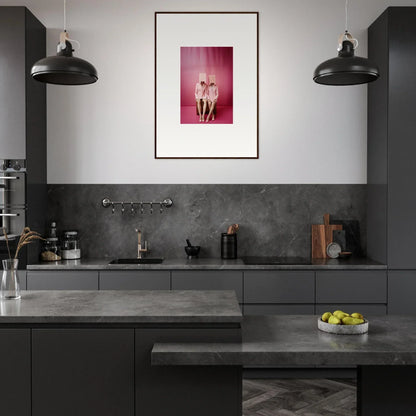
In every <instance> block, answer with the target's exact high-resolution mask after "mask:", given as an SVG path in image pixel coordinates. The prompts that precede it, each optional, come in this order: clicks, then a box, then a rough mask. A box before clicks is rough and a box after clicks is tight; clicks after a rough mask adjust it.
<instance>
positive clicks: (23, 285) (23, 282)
mask: <svg viewBox="0 0 416 416" xmlns="http://www.w3.org/2000/svg"><path fill="white" fill-rule="evenodd" d="M17 276H18V278H19V284H20V289H21V290H26V287H27V286H26V271H25V270H18V271H17Z"/></svg>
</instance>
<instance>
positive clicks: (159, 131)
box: [155, 12, 259, 159]
mask: <svg viewBox="0 0 416 416" xmlns="http://www.w3.org/2000/svg"><path fill="white" fill-rule="evenodd" d="M258 122H259V121H258V12H156V13H155V158H156V159H258V157H259V142H258Z"/></svg>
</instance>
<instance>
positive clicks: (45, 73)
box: [31, 0, 98, 85]
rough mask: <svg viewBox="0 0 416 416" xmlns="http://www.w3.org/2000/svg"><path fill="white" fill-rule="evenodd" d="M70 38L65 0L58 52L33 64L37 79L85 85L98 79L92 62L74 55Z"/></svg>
mask: <svg viewBox="0 0 416 416" xmlns="http://www.w3.org/2000/svg"><path fill="white" fill-rule="evenodd" d="M70 40H71V39H69V36H68V32H67V31H66V0H64V31H63V32H61V34H60V42H59V44H58V48H57V49H58V51H57V54H56V56H48V57H46V58H43V59H40V60H39V61H37V62H36V63H35V64H34V65H33V67H32V70H31V74H32V77H33V78H34V79H35V80H37V81H40V82H45V83H48V84H59V85H85V84H92V83H94V82H96V81H97V80H98V75H97V70H96V69H95V68H94V66H93V65H92V64H90V63H89V62H87V61H85V60H84V59H81V58H76V57H75V56H73V55H72V52H74V50H73V49H72V44H71V42H70ZM73 42H76V43H79V42H77V41H73Z"/></svg>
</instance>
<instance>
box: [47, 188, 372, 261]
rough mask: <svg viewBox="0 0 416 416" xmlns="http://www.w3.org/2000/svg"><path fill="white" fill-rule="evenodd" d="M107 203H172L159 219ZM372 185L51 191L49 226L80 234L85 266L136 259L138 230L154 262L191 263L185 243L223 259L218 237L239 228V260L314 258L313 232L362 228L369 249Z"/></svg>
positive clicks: (146, 210)
mask: <svg viewBox="0 0 416 416" xmlns="http://www.w3.org/2000/svg"><path fill="white" fill-rule="evenodd" d="M104 197H109V198H110V199H112V200H115V201H116V200H117V201H120V200H123V201H127V202H129V201H151V200H153V201H161V200H163V199H164V198H166V197H170V198H172V200H173V203H174V205H173V207H171V208H169V209H164V211H163V213H162V214H160V213H159V206H158V205H155V206H154V212H153V214H152V215H151V214H150V212H149V211H150V210H149V207H148V206H146V207H145V212H144V214H141V213H140V210H138V212H136V213H135V214H134V215H132V214H131V213H130V206H129V204H127V205H126V207H125V208H126V210H125V213H124V214H122V213H121V208H120V206H117V208H116V212H115V213H114V214H112V212H111V208H104V207H103V206H102V205H101V201H102V199H103V198H104ZM366 197H367V192H366V185H88V184H85V185H84V184H83V185H49V187H48V218H49V220H54V221H56V222H57V225H58V231H61V232H62V231H63V230H69V229H75V230H78V231H79V233H80V242H81V249H82V256H83V257H84V258H102V257H114V258H117V257H135V256H136V255H137V234H136V233H135V228H140V229H141V230H142V232H143V237H144V238H145V239H146V240H147V241H148V244H149V249H150V252H149V256H152V257H154V256H163V257H166V258H180V257H185V256H186V254H185V251H184V246H185V245H186V242H185V239H186V238H189V239H190V240H191V242H192V244H194V245H200V246H201V252H200V257H220V236H221V233H222V232H226V230H227V227H228V226H229V225H230V224H233V223H238V224H240V230H239V233H238V256H239V257H241V256H244V255H253V256H301V257H310V253H311V227H310V226H311V224H316V223H322V222H323V219H322V216H323V214H324V213H326V212H328V213H330V214H331V217H332V218H334V219H342V220H358V221H359V223H360V231H361V232H360V234H361V244H362V247H363V254H365V247H366V238H365V237H366V222H365V217H366Z"/></svg>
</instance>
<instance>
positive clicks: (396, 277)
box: [388, 270, 416, 315]
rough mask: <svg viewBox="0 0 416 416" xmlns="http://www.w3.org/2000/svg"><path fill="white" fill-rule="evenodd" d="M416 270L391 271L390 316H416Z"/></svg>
mask: <svg viewBox="0 0 416 416" xmlns="http://www.w3.org/2000/svg"><path fill="white" fill-rule="evenodd" d="M415 299H416V270H400V271H389V303H388V312H389V314H406V315H415V314H416V302H415Z"/></svg>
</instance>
